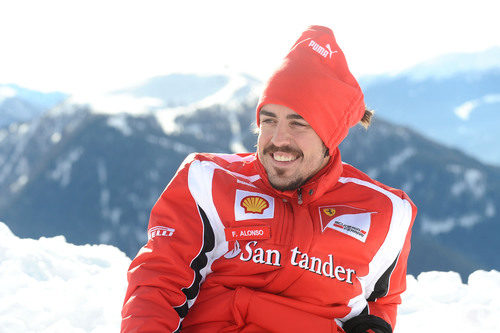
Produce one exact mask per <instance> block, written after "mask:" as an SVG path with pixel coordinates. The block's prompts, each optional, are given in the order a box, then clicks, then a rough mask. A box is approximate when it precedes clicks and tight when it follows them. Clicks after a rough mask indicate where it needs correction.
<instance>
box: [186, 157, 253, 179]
mask: <svg viewBox="0 0 500 333" xmlns="http://www.w3.org/2000/svg"><path fill="white" fill-rule="evenodd" d="M256 158H257V157H256V155H255V153H240V154H218V153H192V154H190V155H188V156H187V157H186V159H185V160H184V161H183V162H182V164H181V166H180V167H179V170H181V169H185V168H189V166H190V165H191V164H192V163H193V162H195V161H197V162H205V163H208V164H211V165H212V166H213V167H215V168H218V169H224V170H228V171H232V172H239V173H243V174H244V173H246V172H248V170H249V169H253V167H252V165H253V162H254V161H255V160H256Z"/></svg>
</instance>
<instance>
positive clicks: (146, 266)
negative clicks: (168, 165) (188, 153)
mask: <svg viewBox="0 0 500 333" xmlns="http://www.w3.org/2000/svg"><path fill="white" fill-rule="evenodd" d="M188 173H189V164H188V163H185V164H184V165H183V166H181V168H180V169H179V171H178V172H177V174H176V176H175V177H174V178H173V179H172V181H171V182H170V184H169V185H168V186H167V188H166V189H165V191H164V192H163V193H162V195H161V196H160V198H159V199H158V201H157V202H156V204H155V205H154V207H153V209H152V211H151V216H150V220H149V226H148V242H147V244H146V245H145V246H144V247H143V248H142V249H141V250H140V251H139V253H138V254H137V256H136V258H135V259H134V260H133V261H132V263H131V265H130V268H129V271H128V274H127V278H128V289H127V292H126V296H125V301H124V304H123V308H122V326H121V332H174V331H177V330H179V329H180V326H181V322H182V319H183V318H184V316H186V314H187V311H188V308H189V306H190V305H191V304H192V302H194V300H195V299H196V296H197V295H198V291H199V287H200V284H201V282H202V279H203V276H202V272H201V271H202V270H203V269H204V268H205V267H206V266H207V265H208V260H207V252H209V251H210V250H212V248H213V246H214V245H213V232H211V230H210V227H209V225H208V224H209V223H207V221H206V215H204V212H203V210H202V209H201V208H200V207H199V206H198V205H197V203H196V202H195V200H194V199H193V196H192V195H191V192H190V190H189V187H188ZM205 271H206V270H205Z"/></svg>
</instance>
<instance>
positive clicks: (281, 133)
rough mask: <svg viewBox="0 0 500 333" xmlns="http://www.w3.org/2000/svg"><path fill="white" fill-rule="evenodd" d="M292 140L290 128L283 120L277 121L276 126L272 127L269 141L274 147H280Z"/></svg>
mask: <svg viewBox="0 0 500 333" xmlns="http://www.w3.org/2000/svg"><path fill="white" fill-rule="evenodd" d="M291 140H292V135H291V133H290V128H289V127H288V126H287V124H286V123H284V122H278V124H277V126H276V127H275V128H274V131H273V134H272V137H271V142H272V143H273V144H274V145H275V146H276V147H282V146H287V145H290V141H291Z"/></svg>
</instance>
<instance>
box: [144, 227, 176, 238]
mask: <svg viewBox="0 0 500 333" xmlns="http://www.w3.org/2000/svg"><path fill="white" fill-rule="evenodd" d="M174 231H175V229H173V228H169V227H152V228H151V229H149V232H148V239H152V238H155V237H158V236H161V237H170V236H172V235H173V234H174Z"/></svg>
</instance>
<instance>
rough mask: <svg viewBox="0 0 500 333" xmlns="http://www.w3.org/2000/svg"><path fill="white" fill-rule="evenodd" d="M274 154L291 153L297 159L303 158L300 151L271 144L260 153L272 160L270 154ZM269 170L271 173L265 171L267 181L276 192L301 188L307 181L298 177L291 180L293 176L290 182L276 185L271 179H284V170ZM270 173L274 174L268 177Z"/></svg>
mask: <svg viewBox="0 0 500 333" xmlns="http://www.w3.org/2000/svg"><path fill="white" fill-rule="evenodd" d="M275 152H284V153H292V154H295V155H297V156H298V157H297V158H303V156H304V155H303V154H302V152H301V151H299V150H297V149H294V148H292V147H290V146H284V147H276V146H275V145H273V144H270V145H269V146H267V147H266V148H264V150H263V151H262V154H263V155H264V156H265V155H267V156H269V157H270V158H273V157H272V154H273V153H275ZM270 168H272V169H273V170H272V171H268V170H266V173H267V179H268V180H269V184H271V186H272V187H273V188H274V189H276V190H278V191H294V190H296V189H298V188H299V187H301V186H302V185H304V184H305V182H306V181H307V179H304V178H303V177H300V176H297V177H296V178H293V176H291V177H290V178H291V179H290V181H288V182H287V183H285V184H281V183H278V182H276V181H273V178H281V177H284V175H285V173H286V170H285V169H281V168H275V167H270ZM270 172H274V174H273V175H270Z"/></svg>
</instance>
